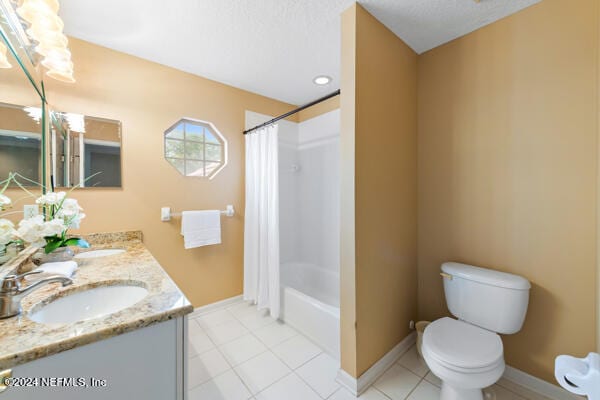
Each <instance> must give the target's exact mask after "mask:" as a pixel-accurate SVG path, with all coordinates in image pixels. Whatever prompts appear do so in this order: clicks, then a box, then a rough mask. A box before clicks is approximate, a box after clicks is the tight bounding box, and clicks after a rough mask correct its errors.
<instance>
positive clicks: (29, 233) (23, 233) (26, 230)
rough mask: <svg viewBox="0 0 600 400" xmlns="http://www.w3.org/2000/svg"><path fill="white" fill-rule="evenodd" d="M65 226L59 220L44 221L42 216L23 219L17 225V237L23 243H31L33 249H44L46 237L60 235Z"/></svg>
mask: <svg viewBox="0 0 600 400" xmlns="http://www.w3.org/2000/svg"><path fill="white" fill-rule="evenodd" d="M66 229H67V226H66V225H65V223H64V221H63V220H62V219H60V218H55V219H53V220H50V221H44V217H43V216H42V215H36V216H35V217H32V218H28V219H24V220H22V221H21V222H20V223H19V229H17V235H18V236H19V237H20V238H21V239H23V240H24V241H26V242H28V243H31V245H32V246H35V247H44V246H45V245H46V240H45V239H44V238H46V237H48V236H55V235H61V234H62V233H63V232H64V231H65V230H66Z"/></svg>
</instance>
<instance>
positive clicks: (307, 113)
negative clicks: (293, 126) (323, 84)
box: [296, 89, 340, 122]
mask: <svg viewBox="0 0 600 400" xmlns="http://www.w3.org/2000/svg"><path fill="white" fill-rule="evenodd" d="M331 91H332V92H333V89H331ZM338 108H340V96H336V97H332V98H330V99H328V100H325V101H324V102H322V103H319V104H315V105H314V106H312V107H310V108H307V109H306V110H302V111H300V112H299V113H298V118H297V121H296V122H304V121H306V120H307V119H311V118H315V117H318V116H319V115H322V114H325V113H328V112H329V111H333V110H337V109H338Z"/></svg>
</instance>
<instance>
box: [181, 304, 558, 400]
mask: <svg viewBox="0 0 600 400" xmlns="http://www.w3.org/2000/svg"><path fill="white" fill-rule="evenodd" d="M188 325H189V326H188V329H189V332H188V333H189V335H188V336H189V344H188V345H189V348H188V353H189V362H188V390H189V392H188V394H189V397H188V398H189V400H248V399H253V400H323V399H328V400H351V399H356V397H354V396H352V395H351V394H350V393H349V392H348V391H346V390H345V389H344V388H342V387H340V385H339V384H338V383H337V382H336V381H335V377H336V375H337V371H338V369H339V363H338V361H337V360H335V359H334V358H332V357H331V356H329V355H328V354H326V353H324V352H323V351H322V350H321V349H320V348H319V347H318V346H316V345H315V344H314V343H312V342H311V341H310V340H308V339H307V338H305V337H304V336H302V335H301V334H300V333H299V332H297V331H296V330H295V329H293V328H291V327H290V326H288V325H286V324H284V323H282V322H280V321H275V320H273V319H272V318H270V317H269V316H267V315H265V314H264V313H262V312H258V311H257V310H256V308H255V307H254V306H251V305H249V304H247V303H244V302H238V303H235V304H232V305H228V306H225V307H223V308H221V309H217V310H214V311H211V312H208V313H204V314H197V313H194V314H192V315H191V316H190V318H189V324H188ZM439 386H440V381H439V379H437V378H436V377H435V376H434V375H433V374H431V372H429V369H428V368H427V365H425V362H424V361H423V360H422V359H420V358H419V356H418V355H417V352H416V349H415V347H414V346H413V347H412V348H411V349H410V350H408V351H407V352H406V353H405V354H404V355H403V356H402V357H401V358H400V359H399V360H398V362H397V363H396V364H394V365H393V366H392V367H391V368H389V369H388V370H387V371H386V372H385V373H384V374H383V375H382V376H381V377H380V378H379V379H378V380H377V381H376V382H375V384H374V385H373V386H372V387H371V388H369V389H368V390H367V391H366V392H365V393H364V394H363V395H362V396H360V399H362V400H390V399H391V400H438V399H439V393H440V388H439ZM516 389H517V388H515V386H514V384H511V383H510V382H504V381H502V380H501V381H500V382H499V384H497V385H494V386H493V387H491V388H489V389H488V396H486V397H487V398H489V399H494V398H495V399H496V400H524V399H528V400H547V399H546V398H544V397H542V396H539V395H537V394H535V393H533V392H532V393H528V394H527V395H526V397H522V396H519V395H517V394H515V393H514V390H516ZM520 393H527V392H520Z"/></svg>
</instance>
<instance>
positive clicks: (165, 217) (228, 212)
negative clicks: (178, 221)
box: [160, 204, 235, 222]
mask: <svg viewBox="0 0 600 400" xmlns="http://www.w3.org/2000/svg"><path fill="white" fill-rule="evenodd" d="M221 215H225V216H226V217H233V216H234V215H235V210H234V208H233V206H232V205H231V204H228V205H227V209H225V210H221ZM172 217H181V213H174V212H171V207H163V208H161V209H160V220H161V221H162V222H167V221H170V220H171V218H172Z"/></svg>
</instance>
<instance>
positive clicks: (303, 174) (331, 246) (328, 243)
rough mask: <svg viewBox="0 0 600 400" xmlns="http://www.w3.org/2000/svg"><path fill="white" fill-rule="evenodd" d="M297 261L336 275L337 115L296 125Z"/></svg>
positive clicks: (338, 216)
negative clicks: (297, 191) (298, 234)
mask: <svg viewBox="0 0 600 400" xmlns="http://www.w3.org/2000/svg"><path fill="white" fill-rule="evenodd" d="M299 125H300V126H299V135H298V160H299V165H300V168H301V170H300V172H299V173H298V178H299V179H298V190H299V197H298V198H299V201H300V204H301V206H300V208H299V216H300V224H299V229H300V237H301V239H300V254H299V257H300V258H299V260H298V261H301V262H307V263H310V264H314V265H317V266H319V267H322V268H327V269H329V270H333V271H335V272H336V273H339V267H340V142H339V135H340V112H339V110H334V111H331V112H329V113H327V114H323V115H320V116H318V117H315V118H312V119H310V120H307V121H304V122H302V123H300V124H299Z"/></svg>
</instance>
